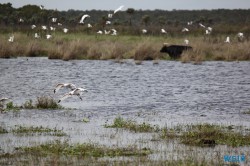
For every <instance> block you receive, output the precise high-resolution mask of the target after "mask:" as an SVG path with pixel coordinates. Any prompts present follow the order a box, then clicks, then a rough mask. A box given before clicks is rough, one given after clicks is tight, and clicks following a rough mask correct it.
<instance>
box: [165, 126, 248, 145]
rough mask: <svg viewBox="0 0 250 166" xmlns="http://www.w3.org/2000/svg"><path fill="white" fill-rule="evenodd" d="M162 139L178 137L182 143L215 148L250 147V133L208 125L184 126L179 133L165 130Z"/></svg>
mask: <svg viewBox="0 0 250 166" xmlns="http://www.w3.org/2000/svg"><path fill="white" fill-rule="evenodd" d="M161 137H162V138H177V137H178V138H179V139H180V141H181V142H182V143H184V144H186V145H194V146H214V145H216V144H220V145H230V146H234V147H237V146H245V145H250V133H243V132H238V131H234V130H233V127H232V126H228V127H226V126H220V125H213V124H206V123H205V124H197V125H187V126H183V128H182V129H180V130H179V131H175V130H173V129H164V130H162V133H161Z"/></svg>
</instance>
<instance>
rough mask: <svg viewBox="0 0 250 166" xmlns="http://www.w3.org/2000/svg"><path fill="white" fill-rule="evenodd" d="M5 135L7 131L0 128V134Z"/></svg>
mask: <svg viewBox="0 0 250 166" xmlns="http://www.w3.org/2000/svg"><path fill="white" fill-rule="evenodd" d="M5 133H8V131H7V130H6V129H5V128H3V127H2V126H0V134H5Z"/></svg>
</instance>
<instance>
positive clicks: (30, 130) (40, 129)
mask: <svg viewBox="0 0 250 166" xmlns="http://www.w3.org/2000/svg"><path fill="white" fill-rule="evenodd" d="M12 132H13V133H16V134H33V133H40V134H41V133H47V134H49V135H52V136H58V137H61V136H66V135H67V134H66V133H64V132H63V131H62V130H58V129H56V128H54V129H50V128H47V127H43V126H38V127H34V126H31V127H24V126H15V128H14V129H12Z"/></svg>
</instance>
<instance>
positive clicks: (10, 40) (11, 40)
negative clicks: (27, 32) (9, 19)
mask: <svg viewBox="0 0 250 166" xmlns="http://www.w3.org/2000/svg"><path fill="white" fill-rule="evenodd" d="M14 38H15V37H14V35H11V36H10V38H9V39H8V41H9V42H11V43H13V42H14Z"/></svg>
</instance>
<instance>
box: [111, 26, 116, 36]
mask: <svg viewBox="0 0 250 166" xmlns="http://www.w3.org/2000/svg"><path fill="white" fill-rule="evenodd" d="M111 31H112V32H113V33H112V34H111V35H113V36H116V35H117V30H116V29H114V28H113V29H111Z"/></svg>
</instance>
